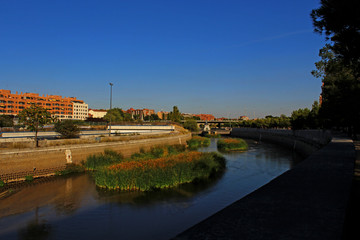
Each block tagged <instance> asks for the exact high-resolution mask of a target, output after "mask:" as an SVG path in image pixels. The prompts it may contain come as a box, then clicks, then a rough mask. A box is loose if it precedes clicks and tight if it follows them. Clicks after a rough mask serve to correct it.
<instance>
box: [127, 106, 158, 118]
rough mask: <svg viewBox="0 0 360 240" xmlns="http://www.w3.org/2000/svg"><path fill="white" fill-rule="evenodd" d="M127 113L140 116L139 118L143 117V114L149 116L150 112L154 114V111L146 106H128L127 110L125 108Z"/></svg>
mask: <svg viewBox="0 0 360 240" xmlns="http://www.w3.org/2000/svg"><path fill="white" fill-rule="evenodd" d="M126 112H127V113H130V114H131V117H134V116H140V118H143V117H145V116H150V115H152V114H155V111H154V109H147V108H144V109H133V108H130V109H128V110H126Z"/></svg>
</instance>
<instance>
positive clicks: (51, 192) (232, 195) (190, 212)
mask: <svg viewBox="0 0 360 240" xmlns="http://www.w3.org/2000/svg"><path fill="white" fill-rule="evenodd" d="M216 141H217V139H212V140H211V144H210V146H209V147H206V148H202V149H200V151H217V150H216ZM248 144H249V150H248V151H247V152H243V153H240V152H236V153H228V154H223V155H224V156H225V158H226V162H227V169H226V171H225V172H224V174H223V175H222V176H221V177H219V178H218V179H216V180H212V181H211V182H207V183H201V184H199V183H198V184H196V185H194V184H186V185H183V186H181V187H177V188H174V189H170V190H161V191H160V190H159V191H154V192H146V193H141V192H113V191H104V190H100V189H97V188H96V186H95V184H94V181H93V179H92V178H91V176H90V175H88V174H80V175H73V176H69V177H54V178H50V179H48V180H46V181H42V182H38V183H33V184H29V185H26V186H21V187H20V188H17V189H14V190H13V193H12V194H11V195H10V196H8V197H6V198H2V199H1V200H0V239H76V240H79V239H160V240H161V239H169V238H171V237H174V236H176V235H177V234H178V233H180V232H182V231H184V230H186V229H187V228H189V227H191V226H192V225H194V224H196V223H198V222H199V221H201V220H203V219H205V218H207V217H209V216H211V215H212V214H214V213H215V212H217V211H219V210H221V209H222V208H224V207H226V206H228V205H230V204H231V203H233V202H235V201H237V200H238V199H240V198H242V197H244V196H246V195H247V194H249V193H250V192H252V191H254V190H256V189H257V188H259V187H261V186H262V185H264V184H266V183H267V182H269V181H270V180H271V179H273V178H275V177H277V176H279V175H280V174H282V173H283V172H285V171H287V170H289V169H290V168H292V167H293V166H294V165H295V164H296V163H297V162H298V161H300V160H301V159H300V158H299V156H297V155H296V154H294V153H293V152H291V151H289V150H287V149H284V148H281V147H279V146H276V145H272V144H268V143H257V142H255V141H252V140H248Z"/></svg>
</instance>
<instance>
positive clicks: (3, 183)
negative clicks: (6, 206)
mask: <svg viewBox="0 0 360 240" xmlns="http://www.w3.org/2000/svg"><path fill="white" fill-rule="evenodd" d="M3 186H5V182H4V181H3V180H1V179H0V187H3Z"/></svg>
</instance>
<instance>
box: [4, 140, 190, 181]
mask: <svg viewBox="0 0 360 240" xmlns="http://www.w3.org/2000/svg"><path fill="white" fill-rule="evenodd" d="M190 138H191V134H185V135H176V136H171V135H170V136H168V137H161V138H150V139H141V140H130V141H121V142H105V143H92V144H77V145H67V146H58V147H49V148H41V149H29V150H12V151H6V152H5V151H2V152H0V179H2V180H5V181H16V180H23V179H24V177H25V176H28V175H31V176H34V177H39V176H46V175H48V174H53V173H54V172H55V171H59V170H63V169H64V168H65V166H66V164H67V163H76V164H79V163H81V161H85V160H86V158H87V156H89V155H92V154H98V153H102V152H104V150H105V149H111V150H114V151H116V152H120V153H122V154H123V155H124V156H125V157H128V156H130V155H131V154H133V153H135V152H138V151H139V150H140V149H141V148H143V149H145V150H147V149H150V148H151V147H153V146H156V145H164V144H170V145H172V144H186V141H187V140H189V139H190Z"/></svg>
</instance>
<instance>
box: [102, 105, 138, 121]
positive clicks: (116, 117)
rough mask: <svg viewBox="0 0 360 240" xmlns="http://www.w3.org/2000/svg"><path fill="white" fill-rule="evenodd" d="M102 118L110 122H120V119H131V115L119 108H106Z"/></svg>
mask: <svg viewBox="0 0 360 240" xmlns="http://www.w3.org/2000/svg"><path fill="white" fill-rule="evenodd" d="M104 119H105V120H107V121H111V122H113V123H114V122H122V121H131V120H132V119H131V115H130V114H129V113H126V112H124V111H123V110H122V109H121V108H113V109H111V110H108V111H107V113H106V115H105V116H104Z"/></svg>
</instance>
